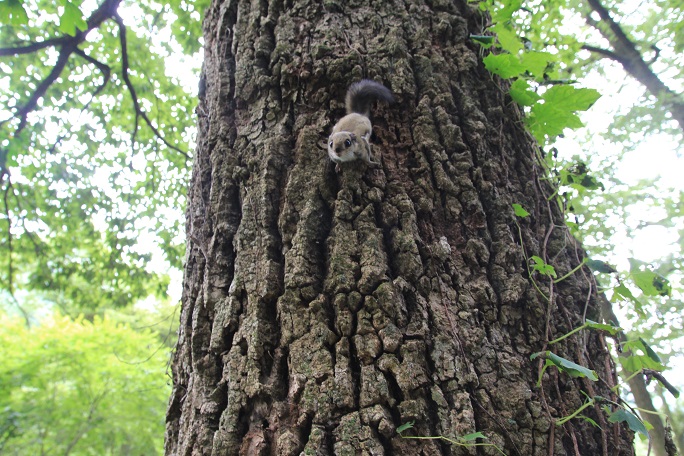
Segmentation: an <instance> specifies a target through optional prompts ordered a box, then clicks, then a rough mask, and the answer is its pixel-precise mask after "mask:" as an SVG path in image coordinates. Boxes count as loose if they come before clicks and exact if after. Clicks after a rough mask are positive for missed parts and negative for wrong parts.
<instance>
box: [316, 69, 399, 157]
mask: <svg viewBox="0 0 684 456" xmlns="http://www.w3.org/2000/svg"><path fill="white" fill-rule="evenodd" d="M375 100H381V101H385V102H387V103H393V102H394V97H393V96H392V92H390V91H389V89H388V88H387V87H385V86H384V85H382V84H380V83H378V82H375V81H371V80H370V79H362V80H361V81H359V82H356V83H354V84H352V85H350V86H349V89H348V90H347V97H346V100H345V101H346V107H347V115H346V116H344V117H342V118H341V119H340V120H339V121H338V122H337V123H336V124H335V126H334V127H333V130H332V134H331V135H330V137H329V138H328V156H329V157H330V159H331V160H332V161H334V162H335V163H336V166H335V169H336V170H338V171H339V166H340V163H344V162H350V161H353V160H357V159H361V160H363V161H365V162H366V163H367V164H369V165H371V164H372V165H379V164H380V163H378V162H376V161H373V156H372V155H371V146H370V137H371V133H372V132H373V125H372V124H371V121H370V119H369V118H368V116H369V115H370V108H371V104H372V103H373V102H374V101H375Z"/></svg>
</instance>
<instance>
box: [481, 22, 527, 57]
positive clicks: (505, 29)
mask: <svg viewBox="0 0 684 456" xmlns="http://www.w3.org/2000/svg"><path fill="white" fill-rule="evenodd" d="M489 30H491V31H492V32H494V33H496V38H497V39H498V40H499V44H500V45H501V48H502V49H503V50H505V51H508V52H510V53H511V54H517V53H518V52H519V51H521V50H522V48H523V44H522V43H521V42H520V38H518V34H517V33H515V32H514V31H513V29H512V28H511V26H510V25H508V24H507V23H505V22H499V23H498V24H496V25H494V26H493V27H490V28H489Z"/></svg>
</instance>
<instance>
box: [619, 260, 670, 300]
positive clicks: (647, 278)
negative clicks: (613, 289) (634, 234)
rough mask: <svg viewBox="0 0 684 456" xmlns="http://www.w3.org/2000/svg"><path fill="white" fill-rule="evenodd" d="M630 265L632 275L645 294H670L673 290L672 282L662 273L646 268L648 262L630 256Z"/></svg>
mask: <svg viewBox="0 0 684 456" xmlns="http://www.w3.org/2000/svg"><path fill="white" fill-rule="evenodd" d="M629 266H630V267H629V275H630V277H631V278H632V280H633V281H634V283H635V284H636V286H637V287H639V288H640V289H641V291H642V292H643V293H644V295H646V296H670V293H671V292H672V287H671V286H670V282H669V281H668V280H667V279H666V278H665V277H663V276H661V275H660V274H657V273H655V272H653V271H651V270H650V269H646V267H647V266H648V265H647V264H646V263H644V262H642V261H639V260H636V259H634V258H630V259H629Z"/></svg>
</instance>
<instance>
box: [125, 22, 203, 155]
mask: <svg viewBox="0 0 684 456" xmlns="http://www.w3.org/2000/svg"><path fill="white" fill-rule="evenodd" d="M113 18H114V20H115V21H116V23H117V24H119V40H120V41H121V77H122V79H123V80H124V83H125V84H126V87H128V91H129V92H130V93H131V98H132V99H133V107H134V109H135V113H136V123H135V131H134V132H133V138H134V140H135V134H136V133H137V131H138V122H137V117H138V116H140V117H142V118H143V120H144V121H145V123H146V124H147V126H148V127H150V129H151V130H152V132H153V133H154V134H155V136H156V137H157V138H159V139H161V140H162V142H163V143H164V144H165V145H166V147H168V148H170V149H173V150H175V151H176V152H179V153H180V154H182V155H183V156H184V157H185V158H186V159H189V158H190V157H188V154H186V153H185V152H183V151H182V150H181V149H179V148H178V147H176V146H174V145H173V144H171V143H169V142H168V141H167V140H166V139H164V137H163V136H162V134H161V133H160V132H159V130H158V129H157V127H155V126H154V125H153V124H152V121H151V120H150V118H149V117H148V116H147V113H145V111H143V110H142V108H141V107H140V102H139V101H138V95H137V94H136V92H135V87H133V83H132V82H131V79H130V77H129V75H128V44H127V42H126V26H125V25H124V23H123V19H121V16H119V15H118V14H114V17H113Z"/></svg>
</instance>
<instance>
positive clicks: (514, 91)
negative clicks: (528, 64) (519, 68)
mask: <svg viewBox="0 0 684 456" xmlns="http://www.w3.org/2000/svg"><path fill="white" fill-rule="evenodd" d="M509 93H510V95H511V98H513V101H515V102H516V103H518V104H520V105H522V106H532V105H533V104H535V103H536V102H537V101H538V100H540V99H541V96H539V94H538V93H536V92H535V91H533V90H531V89H530V85H529V83H528V82H527V81H526V80H525V79H522V78H519V79H516V80H515V81H513V84H511V89H510V90H509Z"/></svg>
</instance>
